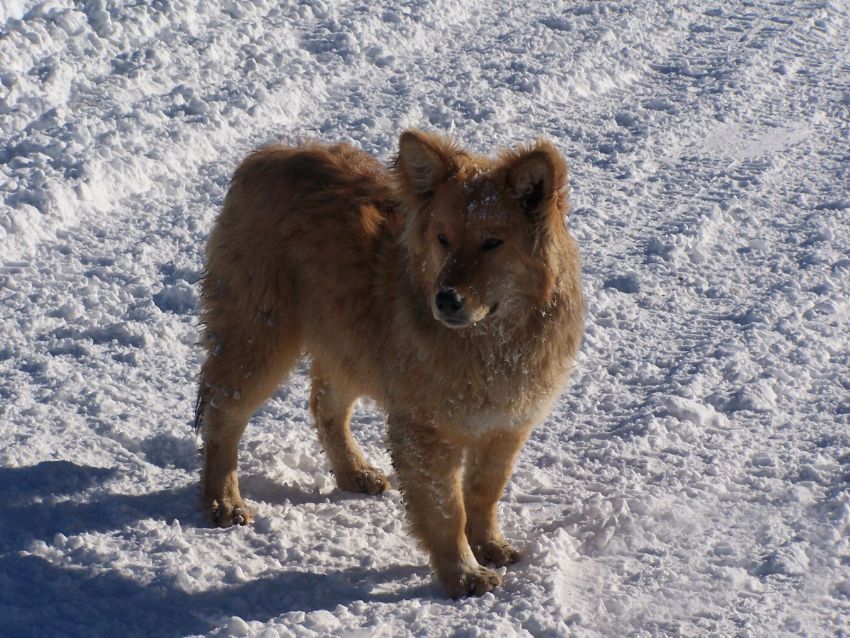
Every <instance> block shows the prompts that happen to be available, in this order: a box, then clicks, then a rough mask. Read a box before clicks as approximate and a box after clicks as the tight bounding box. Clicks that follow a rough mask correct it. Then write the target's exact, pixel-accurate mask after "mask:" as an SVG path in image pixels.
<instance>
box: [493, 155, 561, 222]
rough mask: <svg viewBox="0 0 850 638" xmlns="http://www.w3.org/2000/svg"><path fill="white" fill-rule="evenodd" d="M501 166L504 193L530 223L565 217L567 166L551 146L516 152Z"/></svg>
mask: <svg viewBox="0 0 850 638" xmlns="http://www.w3.org/2000/svg"><path fill="white" fill-rule="evenodd" d="M505 162H506V165H507V166H506V167H507V170H506V174H505V181H506V183H507V186H508V189H509V191H510V192H511V194H512V195H513V196H514V197H516V199H517V200H518V201H519V204H520V206H521V207H522V209H523V210H524V211H525V212H526V214H527V215H528V216H529V217H530V218H531V219H532V220H534V221H538V220H541V219H543V218H547V217H549V216H550V215H552V214H557V215H558V216H559V217H560V216H562V215H564V214H565V213H566V209H567V163H566V161H564V158H563V157H562V156H561V154H560V153H559V152H558V150H557V149H556V148H555V147H554V146H553V145H552V144H551V143H549V142H546V141H542V140H541V141H539V142H537V143H535V144H534V145H532V146H530V147H524V148H520V149H518V150H517V151H515V152H512V153H510V154H509V155H508V156H507V157H506V158H505Z"/></svg>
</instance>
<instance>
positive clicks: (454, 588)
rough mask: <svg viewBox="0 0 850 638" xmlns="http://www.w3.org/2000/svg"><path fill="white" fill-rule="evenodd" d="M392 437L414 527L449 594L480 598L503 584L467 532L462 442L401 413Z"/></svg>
mask: <svg viewBox="0 0 850 638" xmlns="http://www.w3.org/2000/svg"><path fill="white" fill-rule="evenodd" d="M389 438H390V447H391V452H392V457H393V465H394V467H395V469H396V472H397V474H398V478H399V482H400V483H401V491H402V494H403V496H404V504H405V507H406V509H407V515H408V518H409V520H410V524H411V528H412V531H413V533H414V534H415V535H416V537H417V538H418V539H419V540H420V541H421V543H422V545H423V546H424V547H425V549H426V550H427V551H428V553H429V554H430V555H431V564H432V566H433V568H434V571H435V572H436V574H437V578H438V579H439V580H440V582H441V583H442V585H443V586H444V587H445V588H446V590H447V591H448V593H449V595H451V596H452V597H455V598H457V597H459V596H465V595H468V594H474V595H477V596H480V595H481V594H484V593H486V592H488V591H490V590H492V589H493V588H494V587H496V586H498V585H501V584H502V578H501V576H499V574H497V573H496V572H494V571H492V570H489V569H487V568H485V567H482V566H481V565H479V564H478V562H477V561H476V560H475V556H474V554H473V553H472V549H471V548H470V547H469V542H468V541H467V539H466V534H465V532H464V528H465V526H466V513H465V512H464V506H463V489H462V487H461V468H462V464H463V446H462V445H460V444H457V443H454V442H451V441H449V440H446V438H445V437H443V436H441V435H440V433H439V431H438V429H437V428H436V427H434V426H433V425H426V424H423V423H421V422H419V421H416V420H413V419H409V418H405V417H398V416H391V417H390V420H389Z"/></svg>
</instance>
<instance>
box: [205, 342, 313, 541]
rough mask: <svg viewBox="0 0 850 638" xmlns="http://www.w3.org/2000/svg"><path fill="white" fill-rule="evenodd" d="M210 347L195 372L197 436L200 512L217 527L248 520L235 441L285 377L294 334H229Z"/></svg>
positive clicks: (293, 355)
mask: <svg viewBox="0 0 850 638" xmlns="http://www.w3.org/2000/svg"><path fill="white" fill-rule="evenodd" d="M225 338H226V342H224V343H223V344H222V345H221V347H220V348H219V347H217V346H213V347H212V348H211V350H210V354H209V356H208V357H207V360H206V362H205V363H204V366H203V369H202V371H201V386H200V390H199V406H198V410H199V415H198V421H199V425H200V428H201V431H202V434H203V439H204V447H203V470H202V475H201V484H202V494H201V499H202V503H203V507H204V509H205V510H206V512H207V514H208V515H209V517H210V518H211V519H212V521H213V522H214V523H216V524H217V525H221V526H222V527H229V526H230V525H233V524H237V525H239V524H241V525H245V524H247V523H250V522H251V520H252V519H253V514H252V513H251V510H250V509H249V508H248V507H247V506H246V505H245V502H244V501H243V500H242V496H241V495H240V493H239V480H238V478H237V473H236V466H237V451H238V446H239V439H240V438H241V437H242V433H243V432H244V431H245V426H246V425H247V424H248V420H249V419H250V418H251V415H252V414H253V413H254V411H255V410H256V409H257V408H258V407H259V406H260V404H261V403H263V401H265V400H266V399H267V398H268V397H269V396H270V395H271V393H272V392H274V390H275V388H276V387H277V386H278V384H279V383H280V382H281V380H282V379H283V377H285V376H286V374H287V372H289V370H290V368H291V367H292V365H293V364H294V363H295V360H296V359H297V357H298V355H299V353H300V339H299V338H298V336H297V334H296V333H295V331H294V330H290V331H287V332H286V333H284V332H283V331H282V330H280V329H265V330H263V329H261V330H257V331H252V332H250V333H249V332H247V331H244V330H237V329H233V330H231V331H230V332H228V333H227V334H226V337H225Z"/></svg>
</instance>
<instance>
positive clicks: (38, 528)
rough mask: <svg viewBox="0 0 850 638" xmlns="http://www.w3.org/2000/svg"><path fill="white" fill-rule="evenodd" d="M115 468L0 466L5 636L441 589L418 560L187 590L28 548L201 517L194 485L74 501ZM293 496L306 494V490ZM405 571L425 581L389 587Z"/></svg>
mask: <svg viewBox="0 0 850 638" xmlns="http://www.w3.org/2000/svg"><path fill="white" fill-rule="evenodd" d="M114 473H115V470H112V469H104V468H95V467H84V466H79V465H75V464H73V463H69V462H66V461H49V462H43V463H39V464H37V465H34V466H30V467H24V468H0V499H2V500H1V501H0V502H2V503H3V505H4V508H3V515H2V516H0V600H2V601H3V603H2V606H3V608H4V610H6V611H8V612H9V613H8V614H4V615H6V618H4V621H3V632H4V634H5V635H65V636H86V637H87V638H88V636H91V635H93V634H94V635H101V634H108V635H123V636H184V635H187V634H203V633H207V632H209V631H211V630H212V629H214V628H216V627H220V626H222V624H223V623H226V619H227V618H229V617H231V616H239V617H240V618H243V619H244V620H246V621H251V620H259V621H266V620H269V619H270V618H275V617H277V616H280V615H282V614H285V613H287V612H290V611H299V612H307V613H309V612H311V611H318V610H333V609H334V608H335V607H336V606H337V605H346V604H349V603H353V602H356V601H371V602H390V603H393V602H399V601H402V600H409V599H415V598H419V597H425V598H433V597H435V596H439V595H440V593H439V592H438V591H437V589H436V587H435V586H434V585H433V584H432V583H431V580H430V578H428V574H429V570H428V568H427V567H426V566H424V565H423V566H398V567H394V568H391V569H384V570H376V569H371V568H366V567H354V568H349V569H345V570H340V571H337V572H331V573H324V574H316V573H309V572H300V571H281V572H277V573H275V574H274V575H273V576H270V577H265V578H258V579H253V580H250V581H248V582H245V583H240V584H238V585H234V586H227V587H223V588H221V589H215V590H207V591H200V592H187V591H186V590H184V589H183V588H181V587H179V586H178V585H177V583H176V579H173V578H155V579H154V580H153V582H151V583H149V584H143V583H142V582H139V581H138V580H135V579H131V578H127V577H125V576H123V575H121V572H120V566H118V565H110V564H103V563H98V562H96V561H94V560H92V559H91V558H87V557H83V559H82V560H83V562H85V563H86V569H80V568H79V567H78V566H70V567H65V566H62V565H56V564H54V563H52V562H50V561H48V560H45V559H42V558H40V557H38V556H34V555H32V554H31V553H30V551H31V550H32V544H33V542H34V541H39V540H43V541H45V542H47V543H48V544H52V543H54V542H56V535H57V534H63V535H65V536H71V535H74V534H82V533H86V532H110V531H113V532H117V533H120V531H119V530H121V529H122V528H124V527H125V526H128V525H133V524H135V523H136V522H138V521H139V520H144V519H148V518H153V519H159V520H165V521H170V520H172V519H175V518H176V519H178V520H181V521H186V520H188V521H198V522H200V516H198V515H197V500H196V490H195V488H194V487H181V488H178V489H175V490H162V491H160V492H155V493H151V494H139V495H125V494H97V493H96V492H95V493H94V494H92V495H91V498H90V499H89V501H88V502H84V503H83V502H76V501H74V500H73V498H72V497H73V495H74V494H78V493H80V492H83V491H85V490H88V489H90V488H93V487H96V486H97V485H98V484H101V483H103V482H105V481H108V480H109V479H110V478H111V477H112V476H113V475H114ZM66 496H67V497H68V498H67V499H66V498H64V497H66ZM287 496H288V497H291V496H292V495H291V494H289V493H287ZM302 498H303V500H304V502H307V501H308V500H310V499H309V495H303V496H302ZM72 551H73V550H72ZM98 559H99V560H103V558H102V557H98ZM411 579H413V580H416V581H424V582H426V583H428V584H426V585H420V586H414V587H407V588H404V587H401V588H399V587H397V585H398V583H399V582H405V581H410V580H411ZM390 583H392V584H394V585H396V586H393V587H392V588H391V589H392V591H388V592H381V591H380V590H381V589H383V588H384V587H383V586H384V585H386V584H390ZM386 589H390V587H387V588H386Z"/></svg>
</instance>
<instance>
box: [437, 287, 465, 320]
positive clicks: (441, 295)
mask: <svg viewBox="0 0 850 638" xmlns="http://www.w3.org/2000/svg"><path fill="white" fill-rule="evenodd" d="M435 301H436V304H437V310H439V311H440V313H441V314H443V315H449V316H451V315H453V314H456V313H457V312H458V311H460V309H461V308H463V297H461V296H460V294H459V293H458V291H457V288H440V290H439V291H438V292H437V298H436V300H435Z"/></svg>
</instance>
